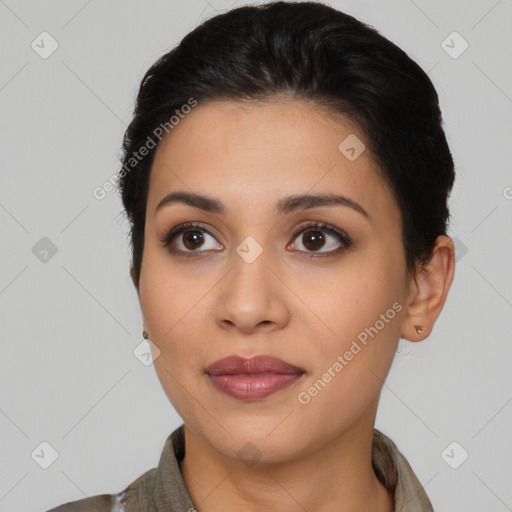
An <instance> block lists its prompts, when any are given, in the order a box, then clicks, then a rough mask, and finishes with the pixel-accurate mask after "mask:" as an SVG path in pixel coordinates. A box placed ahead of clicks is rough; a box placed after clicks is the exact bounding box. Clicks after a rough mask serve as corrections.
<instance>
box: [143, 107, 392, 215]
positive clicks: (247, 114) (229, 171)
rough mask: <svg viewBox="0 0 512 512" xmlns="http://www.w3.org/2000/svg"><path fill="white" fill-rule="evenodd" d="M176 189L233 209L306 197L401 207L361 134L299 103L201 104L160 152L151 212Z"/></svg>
mask: <svg viewBox="0 0 512 512" xmlns="http://www.w3.org/2000/svg"><path fill="white" fill-rule="evenodd" d="M347 149H348V153H347ZM352 150H353V151H352ZM354 156H356V158H354ZM172 190H189V191H194V192H196V193H202V194H205V195H215V196H217V197H222V198H223V201H224V202H226V203H227V204H231V205H233V207H234V209H236V206H237V205H238V206H239V207H243V206H244V205H247V202H251V203H254V202H256V203H258V204H260V205H262V206H263V205H265V204H267V203H270V202H272V203H275V201H276V200H278V198H279V197H280V196H284V195H290V194H302V193H305V192H308V191H311V192H323V193H325V192H338V193H341V194H343V195H345V196H350V197H351V198H352V199H353V200H355V201H358V202H360V203H362V204H363V206H365V205H368V208H370V209H372V208H373V209H374V210H375V209H377V210H379V209H380V210H386V209H388V210H389V208H393V207H394V206H396V205H394V199H393V197H392V195H391V193H390V191H389V189H388V187H387V186H386V184H385V183H384V180H383V179H382V177H381V175H380V173H379V171H378V168H377V165H376V164H375V160H374V158H373V156H372V155H371V153H370V150H369V148H368V144H365V137H364V134H363V133H362V132H361V131H360V130H359V128H358V127H357V126H356V125H355V124H354V123H352V122H351V121H350V120H349V119H347V118H343V117H341V116H337V117H334V116H333V115H329V114H328V113H327V112H326V111H325V110H323V109H320V108H318V107H315V105H313V104H311V103H307V102H305V101H299V100H288V101H268V102H258V103H252V104H249V103H240V102H234V101H215V102H208V103H204V104H201V103H199V104H198V106H197V107H195V108H194V109H193V110H192V111H191V112H190V113H189V114H187V115H186V116H184V118H183V119H181V120H180V122H179V124H177V125H176V126H174V127H173V129H172V130H171V131H170V132H169V133H168V134H167V135H166V136H165V137H164V138H163V139H162V141H161V142H160V144H159V146H158V148H157V152H156V155H155V158H154V162H153V166H152V170H151V178H150V188H149V196H148V212H151V211H152V209H154V208H155V207H156V205H157V204H158V201H159V200H160V199H161V198H162V197H163V196H164V195H166V194H167V193H169V192H170V191H172ZM388 213H389V212H388Z"/></svg>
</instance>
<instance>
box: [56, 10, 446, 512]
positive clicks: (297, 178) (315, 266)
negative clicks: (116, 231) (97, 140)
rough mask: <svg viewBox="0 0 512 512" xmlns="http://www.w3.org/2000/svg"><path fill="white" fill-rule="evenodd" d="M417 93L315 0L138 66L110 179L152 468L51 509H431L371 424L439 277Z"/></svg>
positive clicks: (362, 31)
mask: <svg viewBox="0 0 512 512" xmlns="http://www.w3.org/2000/svg"><path fill="white" fill-rule="evenodd" d="M453 181H454V166H453V161H452V157H451V154H450V150H449V148H448V145H447V142H446V138H445V135H444V132H443V129H442V119H441V113H440V110H439V105H438V98H437V94H436V91H435V89H434V87H433V85H432V83H431V82H430V80H429V79H428V77H427V76H426V74H425V73H424V72H423V71H422V70H421V68H420V67H419V66H418V65H417V64H416V63H415V62H413V61H412V60H411V59H410V58H409V57H408V56H407V55H406V54H405V53H404V52H403V51H402V50H400V49H399V48H398V47H396V46H395V45H394V44H393V43H391V42H390V41H388V40H387V39H385V38H384V37H382V36H381V35H380V34H378V32H377V31H375V30H374V29H373V28H371V27H368V26H366V25H364V24H363V23H361V22H359V21H357V20H356V19H354V18H353V17H351V16H348V15H346V14H343V13H341V12H339V11H336V10H334V9H332V8H330V7H327V6H324V5H321V4H318V3H307V2H306V3H284V2H276V3H271V4H267V5H263V6H259V7H241V8H238V9H235V10H232V11H230V12H228V13H226V14H222V15H219V16H216V17H214V18H212V19H210V20H208V21H206V22H205V23H203V24H202V25H201V26H199V27H198V28H196V29H195V30H194V31H193V32H191V33H190V34H188V35H187V36H186V37H185V38H184V39H183V41H182V42H181V43H180V45H179V46H178V47H177V48H175V49H174V50H172V51H171V52H169V53H168V54H166V55H164V56H163V57H162V58H161V59H159V61H158V62H156V63H155V64H154V65H153V66H152V67H151V69H150V70H149V71H148V72H147V73H146V75H145V77H144V79H143V81H142V84H141V87H140V91H139V94H138V98H137V104H136V108H135V113H134V117H133V120H132V122H131V124H130V126H129V127H128V129H127V132H126V135H125V139H124V160H123V168H122V170H121V172H120V175H119V185H120V188H121V193H122V199H123V203H124V207H125V209H126V213H127V215H128V218H129V220H130V222H131V227H132V230H131V242H132V267H131V275H132V279H133V283H134V285H135V287H136V289H137V293H138V296H139V300H140V305H141V310H142V314H143V318H144V337H145V338H147V339H148V340H151V346H152V353H153V358H154V365H155V368H156V371H157V374H158V377H159V379H160V382H161V384H162V386H163V388H164V390H165V392H166V394H167V396H168V397H169V400H170V401H171V402H172V404H173V406H174V407H175V408H176V410H177V412H178V413H179V414H180V416H181V417H182V419H183V422H184V424H183V425H182V426H181V427H180V428H178V429H177V430H175V431H174V432H173V433H172V434H171V435H170V436H169V438H168V439H167V442H166V444H165V447H164V450H163V453H162V456H161V459H160V463H159V466H158V468H155V469H152V470H150V471H148V472H147V473H144V474H143V475H141V476H140V477H139V478H138V479H137V480H135V481H134V482H133V483H131V484H130V485H129V486H128V487H127V488H126V489H124V490H123V491H122V492H120V493H118V494H113V495H101V496H96V497H91V498H87V499H85V500H81V501H77V502H73V503H68V504H66V505H63V506H61V507H58V508H56V509H53V510H54V511H59V512H63V511H78V510H91V511H92V510H95V511H107V510H112V511H114V510H116V511H121V510H123V511H130V512H131V511H158V512H162V511H164V510H165V511H167V510H172V511H187V510H188V511H192V510H198V511H200V512H203V511H207V512H210V511H217V510H227V509H231V510H247V511H256V510H258V511H259V510H277V511H295V510H297V511H299V510H308V511H310V512H312V511H331V510H333V511H334V510H335V511H344V512H347V511H356V510H357V511H362V510H364V511H366V510H367V511H382V512H390V511H408V512H414V511H429V510H432V506H431V504H430V502H429V499H428V497H427V495H426V493H425V491H424V490H423V489H422V486H421V484H420V483H419V481H418V480H417V478H416V476H415V475H414V472H413V470H412V469H411V467H410V466H409V464H408V463H407V461H406V459H405V458H404V456H403V455H402V454H401V453H400V452H399V451H398V449H397V447H396V446H395V444H394V443H393V442H392V441H391V440H390V439H389V438H388V437H386V436H385V435H384V434H382V433H381V432H379V431H378V430H376V429H375V428H374V423H375V417H376V412H377V405H378V401H379V396H380V392H381V389H382V386H383V383H384V380H385V378H386V375H387V374H388V372H389V369H390V366H391V363H392V361H393V357H394V354H395V351H396V348H397V344H398V341H399V339H400V337H402V338H404V339H407V340H410V341H420V340H423V339H425V338H426V337H428V336H429V334H430V332H431V331H432V329H433V326H434V323H435V321H436V319H437V318H438V315H439V314H440V312H441V310H442V308H443V305H444V302H445V299H446V296H447V293H448V290H449V288H450V285H451V282H452V279H453V274H454V247H453V243H452V241H451V240H450V238H449V237H447V236H446V227H447V220H448V209H447V198H448V195H449V193H450V190H451V187H452V184H453Z"/></svg>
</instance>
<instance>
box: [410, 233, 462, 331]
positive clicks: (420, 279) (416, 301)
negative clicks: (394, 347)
mask: <svg viewBox="0 0 512 512" xmlns="http://www.w3.org/2000/svg"><path fill="white" fill-rule="evenodd" d="M454 273H455V248H454V245H453V242H452V240H451V238H449V237H448V236H445V235H443V236H440V237H438V239H437V242H436V246H435V248H434V251H433V253H432V257H431V258H430V260H429V261H428V263H427V264H425V265H423V266H422V267H421V268H419V269H418V271H417V272H416V275H415V276H414V278H413V280H412V281H411V291H410V300H409V305H408V307H407V312H406V316H405V319H404V323H403V325H402V333H401V337H402V338H404V339H406V340H409V341H421V340H424V339H425V338H427V337H428V336H429V335H430V333H431V332H432V330H433V328H434V324H435V322H436V320H437V318H438V316H439V314H440V313H441V311H442V309H443V306H444V304H445V302H446V297H447V295H448V291H449V289H450V286H451V284H452V281H453V276H454Z"/></svg>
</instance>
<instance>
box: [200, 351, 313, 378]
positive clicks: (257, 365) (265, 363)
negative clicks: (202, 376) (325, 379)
mask: <svg viewBox="0 0 512 512" xmlns="http://www.w3.org/2000/svg"><path fill="white" fill-rule="evenodd" d="M206 373H208V374H209V375H214V376H215V375H240V374H248V375H257V374H261V373H290V374H293V373H305V370H304V369H302V368H299V367H297V366H294V365H293V364H290V363H287V362H286V361H283V360H281V359H277V358H275V357H271V356H266V355H263V356H254V357H251V358H243V357H240V356H236V355H234V356H229V357H225V358H224V359H219V360H218V361H215V362H214V363H212V364H211V365H209V366H208V367H207V368H206Z"/></svg>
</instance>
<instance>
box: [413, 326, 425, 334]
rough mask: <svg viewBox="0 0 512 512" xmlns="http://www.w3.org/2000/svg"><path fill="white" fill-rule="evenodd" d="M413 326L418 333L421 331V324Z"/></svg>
mask: <svg viewBox="0 0 512 512" xmlns="http://www.w3.org/2000/svg"><path fill="white" fill-rule="evenodd" d="M414 328H415V329H416V332H417V333H418V334H421V333H422V332H423V327H422V326H421V325H415V326H414Z"/></svg>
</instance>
